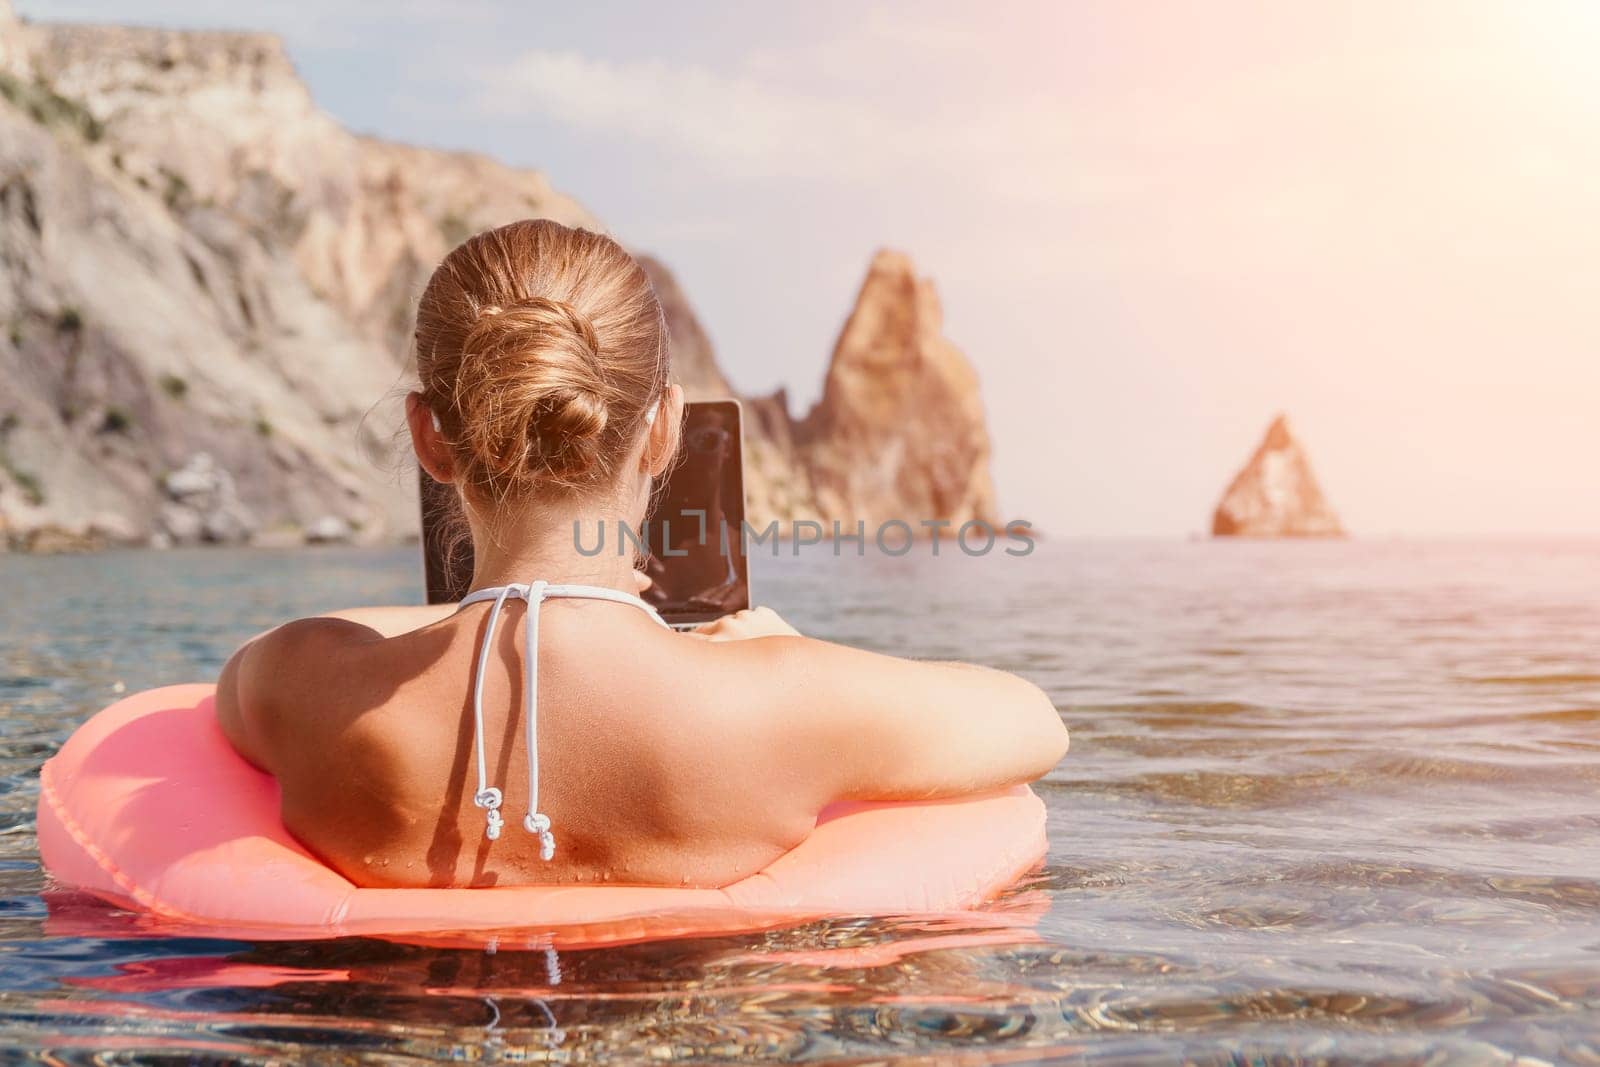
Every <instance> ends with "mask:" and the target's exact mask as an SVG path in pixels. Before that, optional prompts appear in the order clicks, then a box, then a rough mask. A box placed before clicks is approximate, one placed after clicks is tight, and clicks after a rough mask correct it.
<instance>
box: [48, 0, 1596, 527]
mask: <svg viewBox="0 0 1600 1067" xmlns="http://www.w3.org/2000/svg"><path fill="white" fill-rule="evenodd" d="M16 6H17V8H18V10H19V12H20V13H21V14H24V15H26V16H28V17H32V18H36V19H47V18H48V19H68V18H70V19H90V20H94V21H106V22H139V23H148V24H159V25H171V26H195V27H201V26H206V27H216V26H229V27H235V28H251V29H264V30H270V31H273V32H275V33H278V34H280V35H281V36H282V37H283V38H284V40H285V42H286V44H287V46H288V49H289V52H290V55H291V56H292V58H293V59H294V61H295V63H296V66H297V67H298V69H299V70H300V72H301V73H302V75H303V76H304V77H305V79H306V80H307V82H308V83H309V84H310V86H311V90H312V92H313V94H314V96H315V97H316V99H317V100H318V102H319V103H320V104H321V105H322V106H323V107H325V108H326V109H327V110H329V111H330V112H332V113H333V114H334V115H335V116H337V117H338V118H339V119H340V120H342V121H343V122H344V123H345V124H346V125H348V126H350V127H351V128H353V129H356V130H359V131H362V132H369V133H375V134H379V135H382V136H385V137H391V138H395V139H399V140H405V141H410V142H413V143H419V144H427V145H434V146H439V147H446V148H470V149H475V150H478V151H483V152H487V153H489V154H491V155H494V156H496V157H498V158H501V159H503V160H505V161H507V162H510V163H513V164H517V165H521V166H529V167H534V168H537V169H539V170H542V171H544V172H545V173H546V174H548V175H549V177H550V179H551V181H552V183H553V184H554V185H555V186H556V187H557V188H559V189H561V190H563V191H564V192H567V193H569V194H571V195H573V196H574V197H576V198H577V199H578V200H579V201H581V202H582V203H583V204H585V205H586V206H587V207H588V208H589V209H590V210H591V211H592V212H593V213H594V214H595V215H597V216H598V217H599V218H600V219H602V220H603V221H604V222H605V224H606V225H607V227H608V228H609V229H610V230H611V231H612V232H613V233H614V234H616V235H617V236H618V237H619V238H620V239H621V240H622V241H623V242H624V243H625V244H627V245H628V246H629V247H631V248H634V249H635V250H639V251H648V252H651V253H654V254H656V255H658V256H660V257H661V258H662V259H663V260H665V261H666V262H667V263H668V264H669V265H670V266H671V267H672V268H673V270H674V271H675V272H676V273H677V275H678V277H679V280H680V281H681V282H682V283H683V285H684V287H685V288H686V290H687V292H688V293H689V295H690V298H691V299H692V300H693V302H694V304H695V306H696V308H697V310H698V312H699V314H700V317H701V318H702V320H703V322H704V324H705V326H706V328H707V330H708V331H709V333H710V334H711V337H712V339H713V341H714V343H715V345H716V349H717V353H718V356H719V359H720V362H721V363H722V365H723V367H724V369H725V370H726V371H727V373H728V374H729V376H730V378H731V379H732V380H733V381H734V383H735V385H736V386H738V387H739V388H740V389H741V390H743V391H746V392H764V391H768V390H771V389H773V388H776V387H778V386H780V385H784V386H787V387H788V388H789V391H790V397H791V403H792V404H793V405H794V407H795V409H796V410H797V413H799V411H800V410H803V408H804V406H806V405H808V404H809V403H810V402H811V401H812V400H813V399H814V398H815V396H816V394H817V392H818V388H819V386H820V383H821V378H822V374H823V371H824V369H825V367H826V363H827V359H828V356H829V353H830V352H831V349H832V346H833V343H834V340H835V338H836V336H837V333H838V330H839V327H840V325H841V324H842V322H843V319H844V316H845V315H846V314H847V313H848V311H849V308H850V305H851V302H852V299H853V297H854V294H855V290H856V288H857V287H858V286H859V284H860V281H861V277H862V275H863V273H864V271H865V269H866V265H867V262H868V260H869V259H870V257H871V255H872V253H873V251H874V250H875V249H877V248H879V247H892V248H898V249H900V250H902V251H905V252H907V253H908V254H910V256H911V257H912V258H913V260H914V261H915V263H916V264H917V266H918V269H919V270H920V271H922V272H923V273H925V274H926V275H928V276H930V277H931V278H933V280H934V281H935V283H936V285H937V287H938V290H939V292H940V294H941V297H942V299H943V303H944V309H945V314H946V333H947V335H948V336H949V337H950V338H951V339H952V340H953V341H954V342H955V343H956V344H957V345H958V346H959V347H960V348H961V349H962V350H963V351H964V352H965V353H966V354H967V356H968V357H969V358H970V359H971V361H972V363H973V364H974V366H975V368H976V369H977V372H978V375H979V378H980V381H981V382H982V388H983V394H984V401H985V405H986V408H987V410H988V412H989V417H990V426H991V432H992V434H993V438H994V450H995V457H994V463H995V474H996V479H997V483H998V488H999V492H1000V503H1001V511H1002V513H1003V515H1002V517H1003V518H1022V519H1027V520H1030V521H1032V522H1033V523H1035V525H1037V526H1039V527H1040V528H1041V529H1043V530H1046V531H1048V532H1051V533H1058V534H1063V535H1089V536H1118V535H1151V536H1163V537H1167V536H1184V535H1187V534H1191V533H1195V532H1202V531H1204V530H1206V529H1207V528H1208V525H1209V519H1210V513H1211V510H1212V508H1213V507H1214V506H1215V504H1216V502H1217V500H1218V498H1219V497H1220V495H1221V492H1222V490H1223V489H1224V488H1225V487H1226V485H1227V483H1228V481H1229V480H1230V479H1231V477H1232V475H1233V474H1234V472H1235V471H1236V470H1237V468H1238V467H1239V466H1240V465H1241V464H1242V463H1243V461H1244V460H1245V459H1246V458H1247V456H1248V455H1249V453H1250V452H1251V451H1252V449H1253V448H1254V447H1255V445H1256V443H1257V442H1258V440H1259V438H1260V436H1261V435H1262V434H1263V433H1264V431H1265V429H1266V427H1267V425H1268V423H1269V422H1270V421H1271V419H1272V417H1273V416H1274V415H1275V414H1276V413H1278V412H1280V411H1283V412H1286V413H1287V414H1288V415H1289V417H1290V421H1291V423H1292V425H1293V426H1294V428H1295V431H1296V433H1297V434H1298V436H1299V437H1300V438H1301V440H1302V441H1303V443H1304V444H1305V446H1306V448H1307V450H1308V452H1309V455H1310V457H1311V460H1312V464H1313V466H1314V467H1315V469H1316V471H1317V473H1318V475H1319V477H1320V480H1321V482H1322V484H1323V488H1324V489H1325V491H1326V492H1327V495H1328V496H1329V498H1330V500H1331V501H1332V503H1333V505H1334V507H1335V508H1336V509H1337V510H1338V512H1339V513H1340V515H1341V517H1342V518H1343V519H1344V521H1345V524H1346V525H1347V526H1348V527H1350V528H1351V530H1352V531H1353V532H1355V533H1356V534H1357V535H1361V536H1371V537H1387V536H1393V535H1402V536H1435V535H1446V536H1458V535H1459V536H1482V535H1512V534H1541V535H1561V536H1567V535H1578V536H1583V535H1591V534H1596V533H1600V300H1597V286H1596V280H1595V277H1594V274H1595V270H1596V265H1597V260H1600V180H1597V174H1600V63H1597V62H1595V61H1594V58H1593V57H1594V56H1596V55H1600V3H1589V2H1587V0H1543V2H1541V3H1538V4H1523V3H1517V2H1513V0H1505V2H1502V3H1486V2H1481V0H1480V2H1475V0H1458V2H1438V3H1431V2H1421V0H1417V2H1398V3H1390V2H1387V0H1385V2H1377V0H1348V2H1337V3H1335V2H1329V3H1325V4H1318V3H1310V2H1306V3H1295V4H1282V3H1276V2H1270V0H1261V2H1249V3H1247V2H1238V0H1213V2H1208V3H1205V4H1190V3H1158V2H1155V0H1133V2H1126V3H1124V2H1112V0H1107V2H1104V3H1082V2H1080V3H1044V2H1034V3H1026V4H1025V3H998V4H986V5H981V6H980V5H976V4H951V3H910V2H907V3H900V4H872V3H820V4H810V3H808V4H789V5H783V6H779V5H775V4H741V3H734V2H728V3H722V4H711V3H693V2H691V3H673V4H642V3H641V4H636V5H632V4H618V3H609V2H596V3H589V4H562V5H548V6H546V5H533V4H525V3H521V2H516V0H503V2H491V0H452V2H450V3H448V4H446V3H443V2H435V3H425V2H421V0H389V2H382V0H372V2H367V0H319V2H316V3H290V2H284V3H276V4H272V5H255V6H253V7H252V8H250V9H248V15H243V14H239V13H223V14H219V12H218V8H219V6H220V5H215V4H212V3H203V2H199V0H118V2H112V0H51V2H45V0H18V2H17V4H16ZM242 10H244V9H236V12H237V11H242ZM242 18H248V20H249V21H248V23H241V22H240V20H241V19H242Z"/></svg>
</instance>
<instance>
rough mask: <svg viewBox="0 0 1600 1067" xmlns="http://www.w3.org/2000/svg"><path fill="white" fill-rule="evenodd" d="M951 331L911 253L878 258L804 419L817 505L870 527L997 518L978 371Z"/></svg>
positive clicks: (804, 447)
mask: <svg viewBox="0 0 1600 1067" xmlns="http://www.w3.org/2000/svg"><path fill="white" fill-rule="evenodd" d="M943 328H944V315H943V312H942V310H941V309H940V307H939V296H938V294H937V293H936V292H935V291H934V288H933V283H932V282H931V281H929V280H928V279H926V278H919V277H917V274H916V271H915V269H914V268H913V267H912V265H911V260H910V259H908V258H907V257H905V256H904V255H901V254H900V253H898V252H889V251H882V252H879V253H878V254H877V255H876V256H875V257H873V260H872V265H871V267H870V268H869V269H868V271H867V277H866V280H865V281H864V282H862V285H861V292H860V295H858V296H857V297H856V305H855V308H854V310H852V311H851V313H850V318H849V319H848V320H847V321H846V322H845V325H844V330H843V332H841V333H840V335H839V341H838V343H837V344H836V345H835V346H834V350H833V360H832V363H831V364H830V365H829V367H828V377H827V380H826V382H825V383H824V385H823V390H822V399H821V400H820V401H818V403H817V406H816V407H815V408H813V409H812V410H811V413H810V414H809V415H807V416H806V418H805V421H804V422H802V423H801V424H800V426H799V427H797V433H796V437H797V445H798V447H799V450H800V452H801V454H802V456H803V457H804V460H805V466H806V468H807V470H808V471H809V472H810V475H811V484H812V487H813V491H814V493H815V496H816V505H817V511H818V513H819V514H821V515H826V516H838V517H843V518H845V519H849V520H852V521H853V520H856V519H865V520H866V522H867V525H868V528H869V529H871V528H872V527H873V526H874V525H875V524H876V523H880V522H884V521H887V520H890V519H901V520H903V521H905V522H907V523H910V524H911V525H912V526H913V527H915V526H917V524H918V523H919V522H921V521H922V520H924V519H948V520H949V521H951V522H952V523H955V524H956V525H960V524H961V523H963V522H966V521H968V520H969V519H980V520H983V521H985V522H989V523H994V522H995V521H996V518H995V497H994V483H993V481H992V480H991V479H990V475H989V430H988V426H987V425H986V424H985V422H984V416H983V402H982V400H981V399H980V398H979V396H978V378H977V375H975V374H974V373H973V371H972V366H971V365H970V364H969V363H968V362H967V360H966V357H964V356H963V355H962V354H961V352H960V350H959V349H957V348H956V347H955V346H954V345H952V344H951V343H950V342H949V341H948V340H946V339H945V337H944V335H943V332H942V331H943Z"/></svg>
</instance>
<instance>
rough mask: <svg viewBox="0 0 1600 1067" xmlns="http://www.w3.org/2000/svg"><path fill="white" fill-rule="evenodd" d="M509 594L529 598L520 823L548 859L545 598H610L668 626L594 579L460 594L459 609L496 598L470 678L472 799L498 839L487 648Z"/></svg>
mask: <svg viewBox="0 0 1600 1067" xmlns="http://www.w3.org/2000/svg"><path fill="white" fill-rule="evenodd" d="M507 597H520V598H522V599H524V600H526V601H527V602H528V615H527V620H526V623H525V629H526V642H525V643H526V645H527V657H528V666H527V669H526V670H525V671H523V675H524V677H525V678H526V679H527V684H526V686H525V692H526V695H527V709H528V710H527V722H526V724H525V725H526V731H525V735H524V736H525V738H526V744H527V749H528V814H527V815H526V816H524V817H523V820H522V826H523V829H525V830H527V831H528V832H529V833H530V834H538V835H539V858H540V859H542V860H546V861H548V860H550V859H553V858H554V857H555V854H556V839H555V835H554V834H552V833H551V832H550V816H548V815H546V814H544V813H543V812H541V811H540V810H539V608H540V606H541V605H542V604H543V603H544V601H546V600H549V599H552V598H555V597H568V598H572V599H582V600H609V601H612V602H613V603H617V604H630V605H632V606H634V607H637V608H640V609H642V610H643V611H644V612H645V613H646V614H648V615H649V616H650V617H651V618H652V619H654V620H655V621H656V622H657V623H658V624H660V625H661V626H666V625H667V623H666V620H664V619H662V618H661V616H660V615H659V614H658V613H657V612H656V609H655V608H653V607H651V606H650V605H649V604H646V603H645V602H644V601H643V600H640V599H639V598H638V597H636V596H630V595H629V594H627V593H624V592H622V591H620V590H617V589H606V588H604V587H602V586H595V585H551V584H549V583H548V582H542V581H538V582H529V583H528V584H527V585H518V584H515V583H513V584H511V585H503V586H500V587H498V588H494V589H480V590H478V591H477V592H475V593H469V594H468V595H467V596H465V597H463V598H462V600H461V603H460V604H459V605H457V608H456V610H457V611H459V610H460V609H461V608H464V607H466V606H468V605H469V604H481V603H483V602H485V601H489V600H492V601H494V607H492V608H491V609H489V623H488V625H487V626H486V627H485V629H484V633H483V648H482V650H480V651H479V653H478V665H477V671H476V672H475V674H476V676H475V677H474V678H473V682H472V730H473V749H474V752H475V753H476V755H477V760H478V791H477V792H476V793H475V794H473V797H472V802H473V803H474V804H476V805H477V806H478V807H480V808H483V809H485V810H486V812H487V816H486V817H487V819H488V826H487V827H486V829H485V831H484V832H485V835H486V836H487V837H488V839H489V840H490V841H495V840H498V839H499V837H500V827H501V826H502V825H503V824H504V821H505V820H504V818H503V817H502V816H501V815H500V804H501V802H502V800H503V799H504V795H503V794H502V793H501V792H500V790H498V789H496V788H494V787H493V786H491V785H490V784H489V770H488V762H487V760H486V759H485V758H484V754H483V673H484V669H485V668H486V667H487V666H488V664H489V650H490V648H491V646H492V645H493V643H494V629H495V626H496V625H497V624H498V623H499V621H500V611H501V609H502V608H504V607H505V603H506V598H507Z"/></svg>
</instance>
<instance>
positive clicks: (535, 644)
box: [472, 581, 556, 861]
mask: <svg viewBox="0 0 1600 1067" xmlns="http://www.w3.org/2000/svg"><path fill="white" fill-rule="evenodd" d="M547 585H549V583H548V582H545V581H537V582H530V583H529V584H528V585H527V586H515V585H506V586H503V587H501V589H500V592H499V594H498V595H496V596H495V598H494V607H493V608H491V609H490V610H489V623H488V625H487V626H486V627H485V628H484V633H483V648H482V649H481V650H480V651H479V652H478V670H477V677H476V678H474V679H473V683H472V729H473V748H474V751H475V753H476V755H477V759H478V791H477V792H476V793H474V794H473V796H472V802H473V803H474V804H476V805H477V806H478V807H480V808H482V809H484V812H485V818H486V820H487V825H486V826H485V828H484V834H485V836H487V837H488V839H489V840H490V841H497V840H499V838H500V828H501V827H502V826H503V825H504V824H505V819H504V817H503V816H502V815H501V814H500V805H501V804H502V803H503V802H504V800H505V796H504V794H502V793H501V792H500V790H498V789H496V788H495V787H494V786H492V785H490V784H489V766H488V760H487V759H486V758H485V756H484V752H483V732H484V731H483V675H484V672H485V670H486V669H487V668H488V665H489V653H490V650H491V648H492V646H493V644H494V633H495V627H496V626H498V625H499V624H500V612H501V610H502V609H504V607H505V604H506V598H507V597H509V596H510V595H511V594H512V593H513V592H518V593H522V594H523V595H525V596H526V597H527V600H528V615H527V620H526V624H525V627H526V631H527V653H526V657H525V658H526V660H527V665H526V666H525V667H524V668H523V675H524V677H525V678H526V679H527V685H526V690H527V712H526V716H527V722H526V727H527V729H526V732H525V736H526V743H527V749H528V814H527V815H525V816H524V817H523V819H522V826H523V829H525V830H527V831H528V832H529V833H530V834H538V835H539V858H540V859H542V860H546V861H548V860H550V859H553V858H554V857H555V854H556V839H555V835H554V834H552V833H551V832H550V816H548V815H546V814H544V813H543V812H541V811H540V810H539V606H540V604H542V603H543V602H544V592H545V587H546V586H547Z"/></svg>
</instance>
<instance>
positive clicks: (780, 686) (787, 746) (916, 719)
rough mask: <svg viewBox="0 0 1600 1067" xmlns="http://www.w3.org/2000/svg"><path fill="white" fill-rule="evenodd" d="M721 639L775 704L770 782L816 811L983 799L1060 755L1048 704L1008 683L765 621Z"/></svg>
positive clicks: (1031, 690) (973, 669) (1060, 736)
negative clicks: (800, 785) (809, 795)
mask: <svg viewBox="0 0 1600 1067" xmlns="http://www.w3.org/2000/svg"><path fill="white" fill-rule="evenodd" d="M758 611H762V609H758ZM719 630H720V631H721V639H722V640H729V639H732V640H736V641H738V646H737V648H736V649H730V651H732V652H735V653H736V654H737V655H738V656H739V657H740V658H741V659H742V660H744V661H745V666H746V668H747V669H748V670H749V672H750V673H749V675H748V678H747V682H746V684H747V685H750V686H756V687H759V689H758V690H757V691H763V692H766V693H769V694H774V697H773V700H774V707H773V718H772V720H771V721H772V723H773V726H774V729H775V730H776V732H777V736H776V737H775V738H773V739H772V746H773V747H772V752H773V754H774V757H775V758H777V759H778V760H780V761H781V762H782V763H783V766H782V767H781V768H777V769H776V770H777V772H778V773H780V774H781V776H782V777H783V778H784V779H786V780H789V781H795V780H799V781H803V782H807V783H809V784H810V785H812V786H813V787H815V788H816V789H817V790H819V791H820V794H821V795H820V797H819V798H818V799H820V800H821V801H822V802H823V803H828V802H831V801H834V800H924V799H933V798H937V797H954V796H965V795H968V794H972V793H981V792H987V791H991V790H995V789H1000V788H1004V787H1006V786H1010V785H1016V784H1018V783H1022V782H1030V781H1033V780H1034V779H1036V778H1039V777H1042V776H1043V775H1044V774H1045V773H1047V772H1048V771H1049V770H1050V769H1051V768H1052V767H1054V766H1055V765H1056V763H1057V762H1059V761H1060V759H1061V757H1062V756H1063V755H1064V754H1065V753H1066V751H1067V743H1068V742H1067V730H1066V727H1065V726H1064V725H1063V724H1062V722H1061V716H1060V714H1059V713H1058V712H1057V711H1056V709H1055V707H1054V705H1052V704H1051V703H1050V699H1049V697H1047V696H1046V695H1045V694H1044V692H1043V691H1042V690H1041V689H1039V687H1038V686H1036V685H1033V684H1032V683H1030V682H1027V681H1024V680H1023V679H1021V678H1018V677H1016V676H1015V675H1011V674H1006V673H1005V672H1003V671H996V670H990V669H989V668H986V667H977V666H972V665H970V664H964V663H930V662H924V661H918V660H905V659H897V658H895V657H892V656H883V655H878V654H876V653H872V652H865V651H862V650H860V649H854V648H848V647H845V646H843V645H835V644H830V643H829V642H826V641H816V640H812V639H809V638H804V637H800V636H798V635H795V634H794V631H793V630H792V629H790V628H789V627H788V625H787V624H786V623H784V622H783V621H782V620H781V619H779V618H778V617H777V616H776V615H774V614H772V613H771V612H764V613H762V614H759V615H754V616H746V617H744V618H742V619H732V620H730V621H729V622H727V623H725V624H724V625H723V626H722V627H720V628H719ZM707 636H711V635H707ZM751 637H759V638H761V639H760V640H741V638H751Z"/></svg>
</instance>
